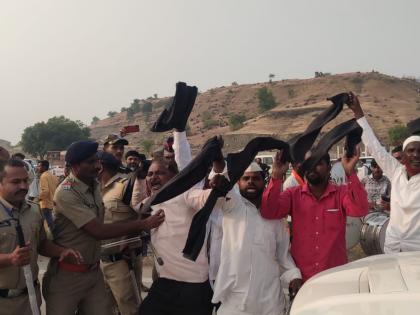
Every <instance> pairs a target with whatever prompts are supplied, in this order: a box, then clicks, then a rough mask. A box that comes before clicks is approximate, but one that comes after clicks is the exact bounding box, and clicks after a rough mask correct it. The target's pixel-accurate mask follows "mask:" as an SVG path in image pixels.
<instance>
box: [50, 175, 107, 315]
mask: <svg viewBox="0 0 420 315" xmlns="http://www.w3.org/2000/svg"><path fill="white" fill-rule="evenodd" d="M54 215H55V219H54V225H55V230H54V232H55V233H54V234H55V235H54V241H55V242H56V243H57V244H58V245H60V246H63V247H66V248H73V249H75V250H78V251H79V252H80V253H81V255H82V257H83V259H84V263H85V264H86V265H85V266H86V269H85V270H83V271H80V270H77V271H75V270H69V268H68V266H67V267H66V268H64V265H63V264H60V263H58V261H57V259H51V260H50V263H49V265H48V269H47V272H46V274H45V276H44V279H43V295H44V298H45V301H46V306H47V307H46V308H47V315H58V314H60V315H74V313H75V311H76V310H78V314H86V315H107V314H111V307H110V305H108V304H107V302H106V299H105V296H106V293H105V284H104V280H103V275H102V272H101V270H100V268H99V259H100V254H101V251H100V249H101V247H100V246H101V242H100V241H97V240H96V239H95V238H93V237H92V236H90V235H89V234H88V233H86V232H85V231H84V230H83V229H82V227H83V226H84V225H85V224H87V223H88V222H90V221H91V220H93V219H95V218H97V219H99V220H100V221H103V219H104V207H103V203H102V195H101V190H100V187H99V183H97V182H95V183H94V186H93V187H90V186H88V185H86V184H85V183H83V182H82V181H80V180H79V179H77V178H76V177H75V176H74V175H73V174H70V175H69V176H68V177H67V178H66V179H65V180H64V181H63V182H62V183H61V184H60V185H59V186H58V188H57V190H56V193H55V196H54ZM76 267H77V266H76Z"/></svg>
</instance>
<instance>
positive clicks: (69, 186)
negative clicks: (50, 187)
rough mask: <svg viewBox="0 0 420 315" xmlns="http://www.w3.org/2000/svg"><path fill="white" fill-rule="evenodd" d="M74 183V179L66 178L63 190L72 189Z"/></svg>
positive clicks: (62, 186)
mask: <svg viewBox="0 0 420 315" xmlns="http://www.w3.org/2000/svg"><path fill="white" fill-rule="evenodd" d="M73 185H74V182H73V181H69V180H66V181H64V182H63V183H62V184H61V188H62V189H63V190H70V189H71V188H72V187H73Z"/></svg>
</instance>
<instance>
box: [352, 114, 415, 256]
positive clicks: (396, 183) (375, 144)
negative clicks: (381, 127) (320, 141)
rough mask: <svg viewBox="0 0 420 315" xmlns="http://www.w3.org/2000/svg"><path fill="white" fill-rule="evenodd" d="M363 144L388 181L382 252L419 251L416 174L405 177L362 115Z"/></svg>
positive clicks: (395, 160) (360, 122)
mask: <svg viewBox="0 0 420 315" xmlns="http://www.w3.org/2000/svg"><path fill="white" fill-rule="evenodd" d="M357 122H358V124H359V125H360V126H361V127H362V128H363V135H362V140H363V143H364V144H365V145H366V147H367V148H368V150H369V152H371V154H372V156H373V157H374V158H375V161H376V162H377V163H378V165H379V166H380V167H381V169H382V170H383V171H384V173H385V174H387V175H388V176H389V179H390V180H391V185H392V189H391V213H390V220H389V224H388V228H387V230H386V236H385V253H397V252H405V251H417V250H420V193H419V192H420V174H417V175H415V176H412V177H411V178H410V179H408V175H407V170H406V168H405V166H404V165H402V164H400V162H399V161H398V160H397V159H395V158H394V157H393V156H392V155H391V154H389V153H388V152H387V151H386V149H385V148H384V147H383V146H382V145H381V144H380V143H379V141H378V139H377V138H376V136H375V134H374V133H373V130H372V128H371V127H370V126H369V123H368V122H367V120H366V118H365V117H362V118H360V119H358V120H357Z"/></svg>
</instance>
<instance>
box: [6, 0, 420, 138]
mask: <svg viewBox="0 0 420 315" xmlns="http://www.w3.org/2000/svg"><path fill="white" fill-rule="evenodd" d="M419 12H420V1H418V0H400V1H396V0H328V1H327V0H325V1H324V0H306V1H303V0H290V1H282V0H207V1H204V0H165V1H164V0H112V1H111V0H10V1H6V0H0V41H1V42H0V109H1V111H0V113H1V117H2V123H1V124H0V139H6V140H9V141H12V142H13V143H16V142H17V141H19V140H20V136H21V133H22V131H23V129H24V128H25V127H27V126H30V125H32V124H34V123H36V122H38V121H42V120H47V119H48V118H50V117H52V116H54V115H65V116H66V117H69V118H71V119H79V120H82V121H83V122H85V123H89V122H90V121H91V119H92V117H93V116H99V117H101V118H103V117H105V116H106V113H107V112H108V111H109V110H119V109H120V108H121V107H123V106H127V105H129V104H130V102H131V100H132V99H134V98H146V97H148V96H151V95H153V94H154V93H157V94H158V95H159V96H167V95H171V94H173V91H174V86H175V82H177V81H180V80H182V81H186V82H188V83H190V84H195V85H197V86H198V87H199V89H200V90H201V91H205V90H207V89H209V88H212V87H216V86H221V85H226V84H230V83H231V82H233V81H237V82H238V83H253V82H261V81H267V78H268V74H269V73H274V74H276V78H277V79H282V78H304V77H310V76H313V73H314V71H318V70H319V71H324V72H332V73H340V72H352V71H359V70H360V71H370V70H372V69H375V70H379V71H381V72H384V73H387V74H392V75H397V76H402V75H415V76H420V62H419V60H420V59H419V58H420V19H419Z"/></svg>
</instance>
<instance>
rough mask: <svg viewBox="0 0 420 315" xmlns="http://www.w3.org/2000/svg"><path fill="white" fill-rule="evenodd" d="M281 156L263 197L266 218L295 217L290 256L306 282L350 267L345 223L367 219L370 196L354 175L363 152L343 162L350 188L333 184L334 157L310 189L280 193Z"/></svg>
mask: <svg viewBox="0 0 420 315" xmlns="http://www.w3.org/2000/svg"><path fill="white" fill-rule="evenodd" d="M281 156H282V153H281V152H279V153H278V154H277V155H276V158H275V163H274V165H273V173H272V178H271V180H270V183H269V185H268V187H267V189H266V190H265V191H264V195H263V200H262V206H261V215H262V216H263V217H264V218H266V219H280V218H284V217H286V216H287V215H290V216H291V217H292V228H293V239H292V242H291V253H292V257H293V259H294V260H295V263H296V265H297V267H298V268H299V269H300V271H301V273H302V277H303V281H306V280H308V279H309V278H310V277H312V276H313V275H315V274H317V273H319V272H321V271H324V270H326V269H329V268H332V267H336V266H339V265H343V264H345V263H346V262H347V252H346V239H345V232H346V217H347V216H352V217H362V216H364V215H366V214H367V213H368V200H367V194H366V191H365V190H364V188H363V185H362V184H361V183H360V181H359V179H358V178H357V175H356V173H355V171H354V168H355V165H356V163H357V161H358V160H359V156H360V148H357V150H356V154H355V155H354V156H353V157H351V158H346V157H343V158H342V163H343V167H344V170H345V172H346V175H347V185H342V186H337V185H335V184H334V183H332V182H330V181H329V179H330V170H331V165H330V157H329V155H328V154H326V155H325V156H324V157H323V158H322V159H321V160H320V161H319V162H318V163H317V164H316V165H315V166H314V167H313V168H312V169H311V170H309V171H307V172H306V173H305V181H306V182H305V184H304V185H303V186H296V187H293V188H289V189H286V190H285V191H284V192H281V186H282V184H283V180H282V179H283V176H284V173H285V172H286V170H287V169H288V163H283V162H282V161H281Z"/></svg>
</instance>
